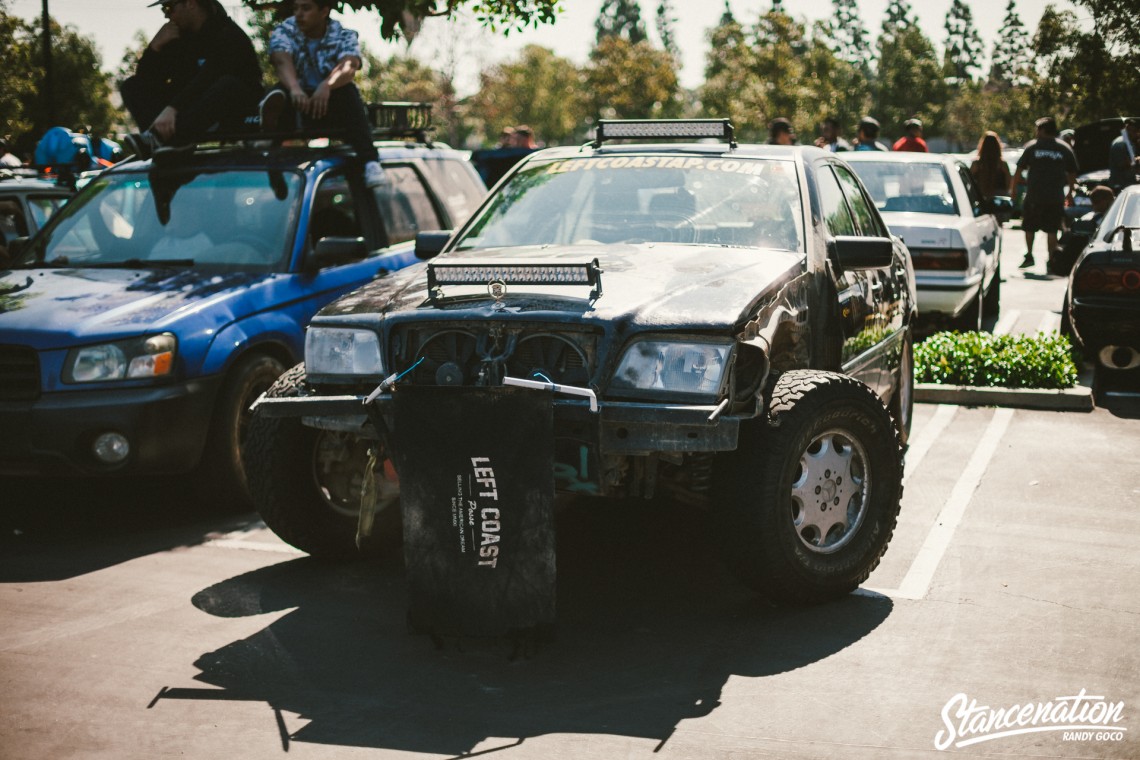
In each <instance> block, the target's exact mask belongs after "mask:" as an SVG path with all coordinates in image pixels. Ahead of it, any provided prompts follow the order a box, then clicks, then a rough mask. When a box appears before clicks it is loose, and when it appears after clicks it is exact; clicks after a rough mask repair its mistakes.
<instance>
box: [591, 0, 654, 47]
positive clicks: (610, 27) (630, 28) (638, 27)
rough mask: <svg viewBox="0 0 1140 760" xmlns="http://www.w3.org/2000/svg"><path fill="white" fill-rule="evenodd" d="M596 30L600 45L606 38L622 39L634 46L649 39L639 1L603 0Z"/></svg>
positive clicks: (595, 23) (595, 24)
mask: <svg viewBox="0 0 1140 760" xmlns="http://www.w3.org/2000/svg"><path fill="white" fill-rule="evenodd" d="M594 29H595V30H596V31H597V38H596V39H597V42H598V43H599V44H601V42H602V40H604V39H605V38H606V37H621V38H622V39H624V40H627V41H629V42H632V43H634V44H637V43H638V42H643V41H645V40H646V39H647V36H646V34H645V22H643V21H642V20H641V6H640V5H639V4H638V2H637V0H602V7H601V9H600V10H599V11H598V18H597V20H596V21H595V22H594Z"/></svg>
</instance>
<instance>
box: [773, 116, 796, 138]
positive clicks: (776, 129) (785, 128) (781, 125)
mask: <svg viewBox="0 0 1140 760" xmlns="http://www.w3.org/2000/svg"><path fill="white" fill-rule="evenodd" d="M768 131H769V132H771V133H772V134H778V133H780V132H791V131H792V122H790V121H788V120H787V119H785V118H784V117H783V116H777V117H776V118H775V119H772V121H770V122H769V123H768Z"/></svg>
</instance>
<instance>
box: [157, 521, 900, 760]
mask: <svg viewBox="0 0 1140 760" xmlns="http://www.w3.org/2000/svg"><path fill="white" fill-rule="evenodd" d="M699 524H700V521H699V519H698V516H695V515H693V514H691V513H690V512H688V511H687V510H686V509H685V508H684V507H681V506H677V505H671V506H664V507H663V506H661V505H646V504H638V505H630V504H627V503H613V502H600V503H598V506H593V505H591V506H590V507H588V508H583V507H575V508H573V509H571V510H569V511H567V512H565V513H563V514H562V515H561V516H560V518H559V523H558V530H559V564H558V572H559V578H558V632H557V640H556V641H554V642H551V643H546V644H543V645H541V647H539V648H538V649H537V650H536V651H532V652H530V653H528V654H527V655H526V656H522V657H513V658H512V656H511V655H512V648H511V646H509V644H508V643H507V642H493V641H486V640H481V641H471V640H463V641H447V642H445V643H444V644H443V646H442V647H440V648H437V647H436V646H434V645H433V642H432V640H431V639H430V638H428V637H425V636H413V635H411V634H409V633H408V632H407V629H406V626H405V610H406V608H407V595H406V591H405V583H404V578H403V575H402V570H401V563H400V562H399V561H398V560H392V559H389V560H387V561H382V562H380V563H364V562H362V563H356V564H349V565H330V564H324V563H320V562H317V561H315V560H312V559H309V558H302V559H296V560H291V561H287V562H283V563H281V564H277V565H274V566H271V567H266V568H262V569H259V570H257V571H254V572H251V573H248V574H245V575H241V576H237V577H234V578H231V579H229V580H226V581H224V582H222V583H219V584H217V585H214V586H211V587H209V588H207V589H204V590H202V591H200V592H199V593H197V594H196V595H195V596H194V598H193V600H192V601H193V604H194V605H195V606H196V607H198V608H199V609H201V610H204V611H207V612H209V613H211V614H213V615H216V616H219V617H241V616H247V615H254V614H261V613H265V612H271V611H281V610H291V611H289V612H288V613H287V614H285V615H284V616H283V617H280V618H279V619H277V620H276V621H275V622H273V623H272V624H270V625H269V626H268V627H266V628H265V629H263V630H262V631H260V632H258V633H257V634H255V635H253V636H251V637H249V638H246V639H242V640H240V641H235V642H233V643H231V644H228V645H226V646H224V647H222V648H221V649H218V650H216V651H211V652H206V653H204V654H202V655H201V656H200V657H199V658H198V659H197V661H196V662H195V663H194V665H195V666H196V667H197V668H198V669H199V670H200V673H199V675H198V676H196V678H197V680H198V681H199V682H201V683H202V684H208V685H209V688H203V687H202V686H194V685H192V684H156V685H155V686H156V692H157V695H156V697H155V699H154V701H153V702H152V703H151V708H152V709H153V713H152V715H154V718H155V719H156V720H161V715H162V714H163V713H164V712H165V711H167V710H177V709H179V707H178V703H177V700H180V699H222V700H225V699H236V700H251V701H263V702H264V703H266V704H267V706H268V707H270V708H272V710H273V711H275V713H276V721H275V722H276V726H277V730H278V731H279V732H280V738H281V741H282V744H283V747H284V748H285V749H288V746H289V744H290V743H291V742H309V743H318V744H328V745H339V746H353V747H372V748H384V749H394V750H404V751H412V752H426V753H431V754H449V755H464V754H469V753H472V752H473V751H475V748H476V747H480V748H479V750H478V751H476V754H482V753H483V752H484V751H490V750H493V749H495V748H501V747H506V746H512V745H515V744H520V743H524V742H525V741H526V740H527V739H529V738H532V737H537V736H542V735H545V734H550V733H583V734H613V735H620V736H628V737H639V738H646V739H651V740H654V741H656V742H657V743H658V746H660V745H661V744H663V743H665V742H667V741H668V739H669V737H670V735H671V734H672V732H673V730H674V729H675V728H676V726H677V725H678V723H679V722H680V721H683V720H685V719H689V718H698V717H701V716H705V715H707V714H709V713H710V712H711V711H712V710H713V709H714V708H716V707H717V706H718V705H719V703H720V695H721V691H722V689H723V688H724V685H725V683H726V681H727V679H728V678H729V677H730V676H733V675H736V676H745V677H763V676H767V675H772V674H776V673H782V672H785V671H789V670H793V669H796V668H800V667H803V666H805V665H808V664H811V663H814V662H817V661H819V660H822V659H824V658H827V657H830V656H832V655H834V654H836V653H837V652H839V651H841V650H843V649H845V648H846V647H848V646H850V645H851V644H852V643H854V642H856V641H858V640H859V639H861V638H863V637H864V636H866V635H867V634H868V633H870V632H871V631H873V630H874V629H875V628H876V627H877V626H879V624H881V623H882V622H883V621H884V620H885V619H886V618H887V616H888V615H889V614H890V613H891V610H892V604H891V601H890V600H889V599H887V598H885V597H878V596H862V595H860V596H855V595H853V596H849V597H846V598H844V599H842V600H840V601H838V602H835V603H832V604H827V605H823V606H819V607H812V608H805V609H780V608H775V607H772V606H770V605H768V604H766V603H764V602H763V601H761V600H759V599H758V598H757V597H756V596H755V595H754V594H752V593H751V592H749V591H747V590H746V589H744V588H743V587H741V586H740V585H739V584H738V583H737V582H736V581H735V580H734V579H733V578H732V577H731V576H729V575H728V574H727V573H726V572H725V571H723V570H722V569H721V568H720V566H719V564H718V563H717V562H716V560H715V558H714V557H715V555H714V554H713V553H712V552H711V551H710V550H709V548H708V547H706V546H704V545H703V542H702V540H701V539H700V535H701V534H700V531H699V530H696V529H695V526H696V525H699ZM160 687H161V689H160ZM219 687H220V688H219ZM285 713H293V714H295V715H296V716H297V718H298V719H299V720H300V721H303V722H304V725H303V727H301V728H299V729H296V730H293V731H292V732H290V731H289V730H288V729H287V728H286V720H285V719H284V718H283V717H282V716H283V714H285ZM266 721H267V728H269V727H271V726H272V724H273V722H274V718H273V717H272V714H271V713H270V711H269V710H267V711H266ZM290 722H292V721H290ZM488 740H490V741H489V742H488ZM485 742H487V743H488V744H490V745H492V746H490V747H488V746H480V745H481V744H482V743H485Z"/></svg>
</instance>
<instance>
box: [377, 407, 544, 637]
mask: <svg viewBox="0 0 1140 760" xmlns="http://www.w3.org/2000/svg"><path fill="white" fill-rule="evenodd" d="M393 405H394V408H393V422H394V424H393V428H394V429H393V430H392V431H390V441H391V444H392V450H393V453H394V455H395V457H394V458H395V464H396V469H397V472H398V473H399V476H400V503H401V507H402V510H403V517H404V561H405V565H406V568H407V575H408V586H409V589H408V590H409V611H408V622H409V624H410V626H411V628H412V630H413V631H417V632H423V633H429V634H434V635H439V636H519V635H538V636H542V637H545V636H546V635H547V634H548V633H549V632H550V631H551V628H552V626H553V624H554V600H555V539H554V442H553V428H554V413H553V406H552V401H551V396H550V394H548V393H542V392H536V391H533V390H525V389H519V388H506V387H504V388H478V389H470V388H467V389H464V388H422V387H421V388H416V387H409V386H405V387H402V388H399V389H398V390H397V391H396V392H395V393H394V394H393Z"/></svg>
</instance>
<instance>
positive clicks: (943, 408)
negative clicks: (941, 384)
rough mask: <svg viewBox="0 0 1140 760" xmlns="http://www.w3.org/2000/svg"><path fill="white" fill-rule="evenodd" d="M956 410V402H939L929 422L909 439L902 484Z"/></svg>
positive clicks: (952, 417) (916, 467) (919, 462)
mask: <svg viewBox="0 0 1140 760" xmlns="http://www.w3.org/2000/svg"><path fill="white" fill-rule="evenodd" d="M957 411H958V406H957V404H939V405H938V409H937V410H936V411H935V412H934V416H933V417H931V418H930V422H928V423H926V424H925V425H923V426H922V429H920V430H919V431H918V435H916V436H914V437H913V438H911V440H910V445H909V446H907V450H906V472H905V473H904V474H903V484H904V485H905V484H906V482H907V480H908V479H909V478H910V476H911V475H912V474H913V473H914V471H915V470H917V469H918V465H919V464H921V463H922V459H923V457H925V456H926V452H928V451H930V447H931V446H933V445H934V442H935V441H937V440H938V438H939V437H940V436H941V435H942V432H943V431H944V430H946V426H947V425H949V424H950V420H952V419H954V413H955V412H957Z"/></svg>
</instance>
